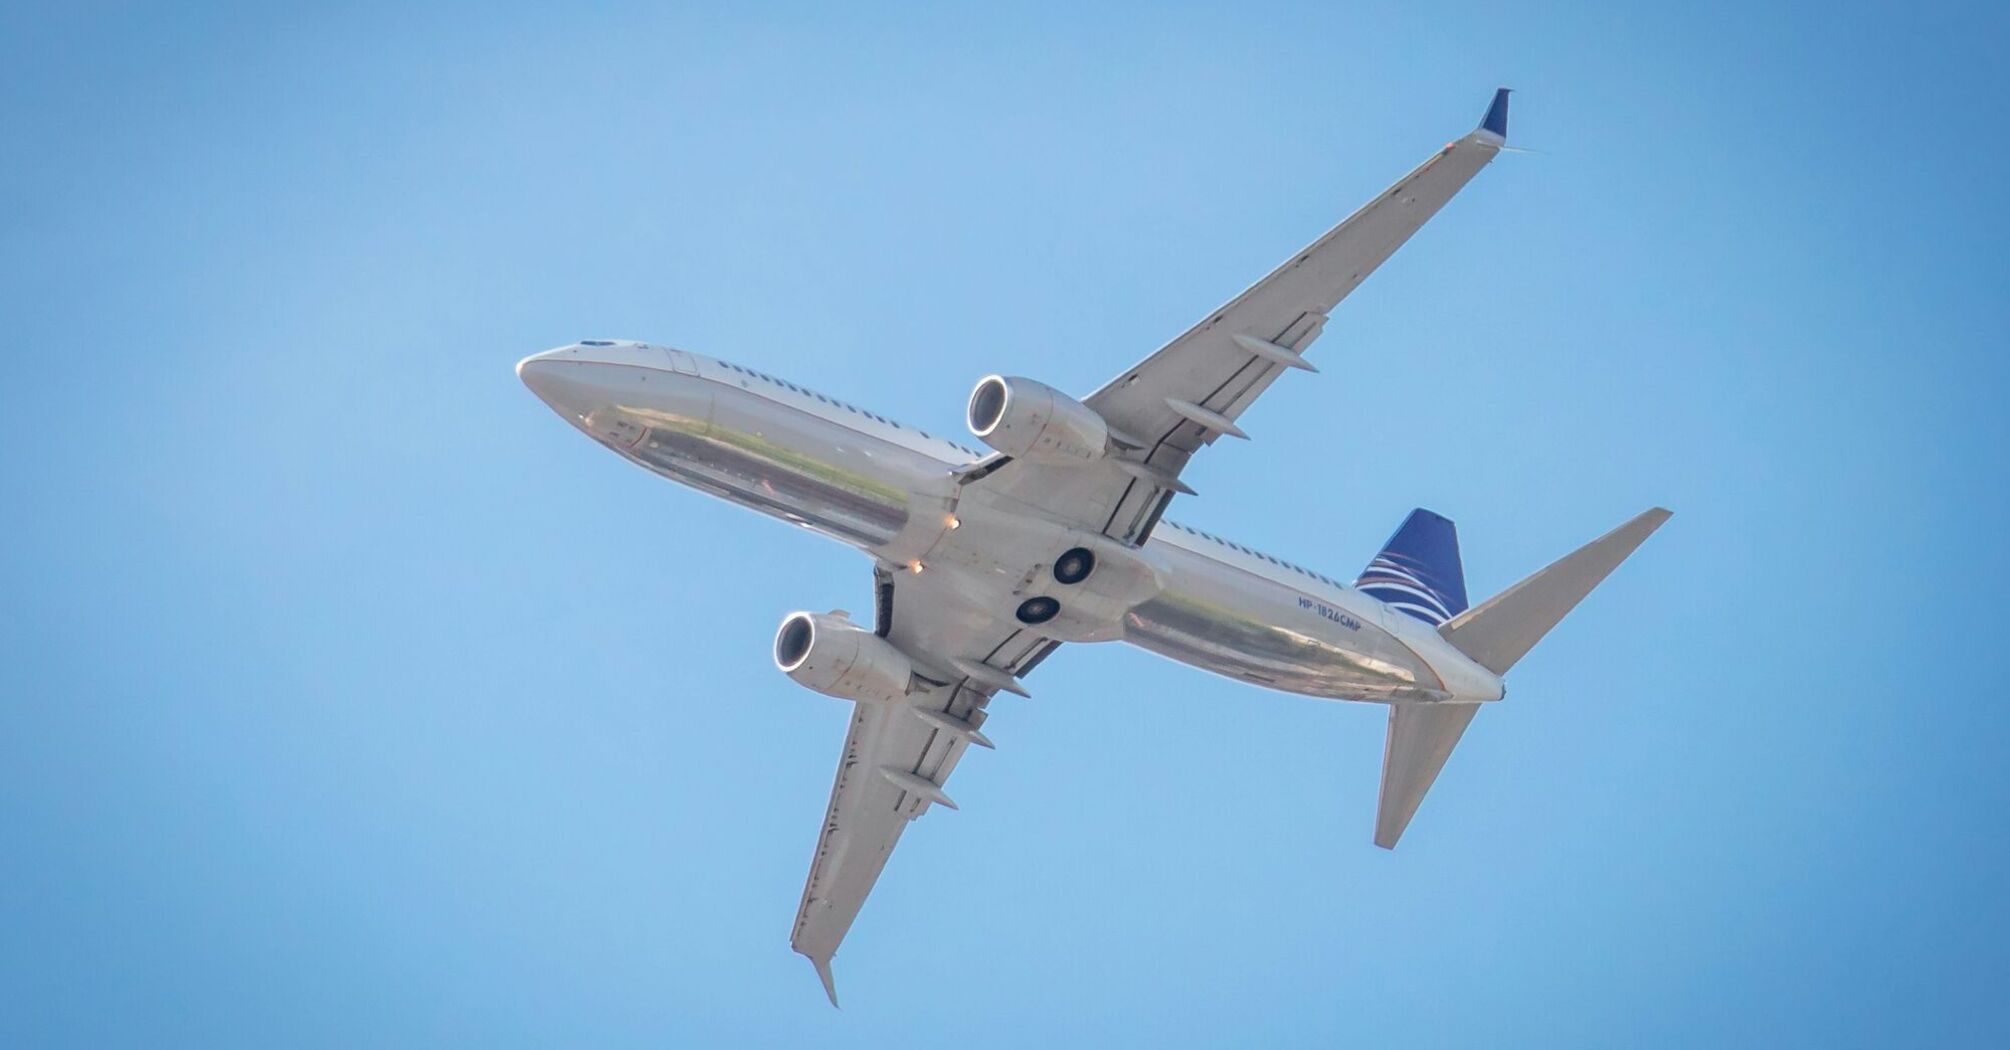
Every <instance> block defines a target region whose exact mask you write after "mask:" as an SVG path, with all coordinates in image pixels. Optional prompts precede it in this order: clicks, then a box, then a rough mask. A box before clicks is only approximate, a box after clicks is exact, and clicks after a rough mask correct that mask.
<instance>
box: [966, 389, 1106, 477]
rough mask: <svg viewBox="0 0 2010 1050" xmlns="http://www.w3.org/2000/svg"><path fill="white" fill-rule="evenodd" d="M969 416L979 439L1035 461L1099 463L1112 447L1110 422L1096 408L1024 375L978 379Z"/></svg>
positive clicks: (999, 448) (1016, 455)
mask: <svg viewBox="0 0 2010 1050" xmlns="http://www.w3.org/2000/svg"><path fill="white" fill-rule="evenodd" d="M965 415H966V417H967V419H968V422H969V424H970V432H971V433H972V434H975V435H977V439H978V440H980V441H982V442H984V443H985V444H987V445H990V446H991V447H992V448H995V449H997V450H998V451H1000V452H1003V453H1005V454H1006V455H1008V456H1014V457H1017V458H1019V459H1024V460H1027V461H1029V462H1033V463H1053V464H1059V465H1064V466H1065V465H1071V464H1077V463H1094V462H1095V461H1096V460H1099V459H1101V458H1103V455H1104V454H1105V453H1107V452H1108V451H1109V449H1110V427H1109V424H1108V423H1105V422H1103V417H1101V416H1099V415H1097V414H1096V413H1095V410H1094V409H1091V408H1090V407H1089V406H1087V405H1085V404H1083V403H1081V402H1080V401H1077V400H1075V399H1074V398H1072V397H1069V396H1068V395H1066V394H1063V393H1061V392H1060V391H1059V390H1056V389H1054V388H1053V387H1050V386H1048V385H1047V384H1045V383H1036V382H1034V381H1033V380H1031V379H1023V378H1021V377H1019V376H985V377H984V378H983V379H981V380H979V381H978V383H977V389H975V390H972V391H971V392H970V407H969V408H968V409H967V410H966V412H965Z"/></svg>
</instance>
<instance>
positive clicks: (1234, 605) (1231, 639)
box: [1124, 544, 1436, 701]
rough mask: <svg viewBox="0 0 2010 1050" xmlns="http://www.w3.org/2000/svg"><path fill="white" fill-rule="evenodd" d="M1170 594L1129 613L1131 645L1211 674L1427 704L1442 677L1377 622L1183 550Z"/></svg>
mask: <svg viewBox="0 0 2010 1050" xmlns="http://www.w3.org/2000/svg"><path fill="white" fill-rule="evenodd" d="M1153 546H1154V547H1158V548H1163V549H1165V550H1166V551H1167V552H1168V554H1169V555H1170V557H1168V558H1167V559H1166V560H1167V562H1168V563H1169V564H1170V566H1171V570H1172V571H1171V573H1170V575H1169V578H1168V580H1167V585H1166V588H1165V589H1164V590H1163V591H1162V592H1160V593H1159V594H1158V595H1157V596H1155V597H1153V598H1152V599H1150V600H1149V601H1146V602H1144V603H1142V604H1140V605H1138V606H1136V607H1134V608H1132V609H1131V610H1130V612H1129V613H1128V614H1127V615H1126V616H1125V620H1124V640H1125V641H1127V642H1130V643H1131V644H1133V645H1136V646H1138V647H1139V648H1142V649H1147V650H1150V651H1151V652H1155V653H1157V654H1159V655H1161V656H1164V657H1167V658H1169V659H1173V660H1177V661H1179V662H1180V663H1183V664H1187V665H1189V666H1192V667H1198V668H1200V669H1202V670H1205V671H1213V672H1214V673H1216V674H1220V675H1226V676H1228V677H1230V678H1236V679H1240V680H1242V681H1246V682H1254V683H1256V684H1258V685H1262V686H1267V687H1269V688H1272V689H1279V690H1283V691H1284V692H1289V693H1297V694H1300V695H1303V696H1313V697H1321V698H1325V699H1335V700H1378V701H1391V700H1401V699H1422V698H1426V697H1427V696H1428V694H1430V693H1432V692H1433V691H1434V689H1433V687H1434V686H1435V685H1436V679H1435V677H1434V676H1433V675H1432V674H1431V673H1430V671H1428V670H1427V669H1426V668H1425V667H1424V665H1423V663H1422V661H1421V660H1420V659H1419V657H1418V656H1417V655H1416V654H1415V653H1414V652H1412V651H1411V650H1410V649H1409V648H1408V647H1407V646H1405V645H1403V644H1402V643H1401V642H1400V641H1398V640H1397V639H1396V638H1394V637H1393V636H1391V635H1390V634H1389V633H1388V632H1386V631H1384V630H1382V629H1381V627H1380V626H1379V625H1378V624H1377V622H1375V620H1374V618H1373V617H1369V616H1355V615H1350V614H1348V613H1347V612H1345V611H1343V610H1340V609H1336V608H1334V607H1333V606H1332V605H1330V604H1328V603H1327V602H1325V601H1321V600H1320V599H1319V596H1317V595H1314V594H1311V593H1309V592H1302V591H1300V590H1298V589H1296V588H1292V587H1287V586H1285V585H1283V584H1280V583H1278V582H1276V581H1274V580H1270V579H1266V578H1264V577H1261V576H1257V575H1255V574H1252V573H1249V572H1245V571H1243V570H1241V569H1238V568H1236V567H1234V566H1232V565H1227V564H1224V563H1222V562H1218V561H1214V560H1212V559H1209V558H1206V557H1203V556H1200V555H1197V554H1195V553H1193V552H1190V551H1186V550H1183V549H1181V548H1178V547H1170V546H1168V545H1163V544H1154V545H1153Z"/></svg>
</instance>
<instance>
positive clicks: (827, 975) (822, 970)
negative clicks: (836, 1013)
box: [809, 955, 844, 1010]
mask: <svg viewBox="0 0 2010 1050" xmlns="http://www.w3.org/2000/svg"><path fill="white" fill-rule="evenodd" d="M809 959H810V965H811V966H814V967H816V968H817V979H819V980H821V981H823V982H824V994H825V995H828V996H830V997H831V1005H832V1006H836V1007H837V1008H838V1009H840V1010H842V1009H844V1007H842V1006H838V986H837V981H836V979H834V978H832V977H831V961H830V960H829V959H819V958H817V957H816V956H814V955H812V956H810V957H809Z"/></svg>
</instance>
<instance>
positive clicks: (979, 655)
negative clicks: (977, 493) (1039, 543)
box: [789, 569, 1060, 1006]
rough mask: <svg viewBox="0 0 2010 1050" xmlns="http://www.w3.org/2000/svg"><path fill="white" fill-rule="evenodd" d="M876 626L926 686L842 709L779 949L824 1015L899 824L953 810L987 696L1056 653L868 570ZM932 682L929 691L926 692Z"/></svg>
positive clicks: (945, 597) (939, 590) (928, 581)
mask: <svg viewBox="0 0 2010 1050" xmlns="http://www.w3.org/2000/svg"><path fill="white" fill-rule="evenodd" d="M875 577H876V580H875V582H876V583H877V584H878V588H877V590H878V594H879V609H878V619H879V623H878V625H877V628H878V630H879V633H880V634H882V635H884V636H885V637H886V639H887V640H888V641H890V642H892V643H893V644H894V645H896V646H898V647H899V648H900V649H901V650H902V651H903V652H906V653H909V654H911V655H913V656H915V657H916V658H917V660H918V661H919V660H925V661H927V662H928V663H930V664H939V665H941V668H940V669H939V671H922V672H921V673H922V674H925V675H927V676H928V677H929V678H930V679H931V681H930V683H927V684H926V686H925V688H923V689H921V690H918V691H916V692H914V693H911V694H909V695H908V697H907V702H906V703H904V704H875V703H862V704H854V705H853V708H854V710H853V712H852V719H851V729H850V731H849V732H848V733H847V734H846V735H845V741H844V752H843V754H842V755H841V756H840V757H839V759H838V768H837V780H836V783H834V784H832V785H831V798H830V806H829V808H828V809H827V810H826V812H825V814H824V822H823V827H822V828H821V829H820V830H819V832H818V834H817V849H816V856H815V857H814V859H813V860H812V861H811V863H810V874H809V880H808V882H807V883H806V884H805V885H804V887H803V899H802V904H801V906H800V907H799V908H798V909H797V911H796V923H795V930H794V932H793V933H792V934H791V935H790V938H789V943H790V946H791V947H793V948H794V949H795V950H796V951H798V952H800V953H802V954H803V955H805V956H808V957H809V960H810V962H811V964H813V965H814V966H815V967H816V969H817V976H818V977H820V978H822V980H823V983H824V992H825V994H827V995H829V996H830V1000H831V1005H833V1006H835V1005H837V988H836V985H835V983H834V982H833V979H832V977H831V956H832V955H834V954H836V952H837V949H838V945H839V943H840V942H842V941H843V940H844V935H845V932H846V931H847V930H849V929H851V924H852V920H853V919H855V918H857V917H858V911H859V908H860V907H861V906H863V905H864V904H865V898H866V895H867V894H869V893H871V892H872V887H873V883H875V882H876V881H878V879H879V873H880V871H881V869H883V868H884V867H885V866H886V859H887V857H888V856H889V855H891V854H892V853H893V847H894V844H895V843H897V842H899V841H900V835H901V832H903V831H905V830H906V829H907V825H908V822H909V821H912V820H913V819H915V818H916V817H919V816H920V815H921V814H922V813H923V812H925V811H926V810H927V809H928V807H929V806H930V805H944V806H948V807H949V808H951V809H955V808H956V804H955V803H954V802H952V801H950V799H949V796H948V795H947V794H945V793H943V790H942V785H943V784H944V783H946V782H947V781H948V779H949V773H950V771H951V770H952V769H954V768H956V763H957V761H958V760H959V759H961V758H962V757H963V753H964V752H965V751H967V750H968V749H969V748H970V747H971V746H972V745H976V746H980V747H990V746H991V742H990V741H989V740H988V739H986V738H985V737H984V734H983V733H982V732H981V731H980V727H981V726H982V725H983V724H984V720H985V717H986V715H985V711H984V708H985V705H987V704H988V703H990V701H991V697H992V695H993V694H994V693H996V692H997V691H999V689H1001V688H1004V689H1014V690H1016V689H1017V688H1018V686H1017V683H1016V681H1015V679H1016V678H1017V676H1019V675H1023V674H1025V673H1026V672H1028V671H1030V670H1032V669H1033V667H1034V665H1036V664H1038V663H1039V662H1040V661H1041V660H1042V659H1045V658H1046V655H1047V654H1048V653H1049V652H1052V651H1053V650H1054V649H1055V648H1057V647H1058V646H1059V645H1060V643H1058V642H1055V641H1051V640H1049V639H1046V638H1042V637H1040V636H1039V635H1037V634H1034V633H1033V632H1032V631H1031V630H1029V629H1027V628H1025V627H1022V626H1020V625H1019V624H1017V623H1012V622H1010V621H1007V620H1003V619H1001V618H999V617H997V616H994V615H992V614H990V613H988V612H986V611H984V610H982V609H979V608H976V607H975V606H973V605H972V604H971V603H969V602H968V601H967V600H965V599H963V598H960V597H959V596H958V595H957V593H956V592H955V590H954V589H953V588H952V587H951V586H949V585H948V584H947V582H946V581H945V580H944V579H943V577H942V575H941V574H923V575H918V576H917V575H908V574H904V573H903V574H900V576H899V578H898V580H897V581H896V579H895V577H894V574H892V573H889V572H887V571H885V570H884V569H880V570H876V571H875ZM938 681H939V682H940V684H934V683H935V682H938Z"/></svg>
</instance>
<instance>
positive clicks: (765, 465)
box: [625, 384, 941, 547]
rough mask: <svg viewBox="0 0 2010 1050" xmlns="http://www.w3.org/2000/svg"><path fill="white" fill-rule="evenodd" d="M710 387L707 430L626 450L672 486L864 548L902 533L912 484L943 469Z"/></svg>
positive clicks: (651, 438) (656, 434) (654, 436)
mask: <svg viewBox="0 0 2010 1050" xmlns="http://www.w3.org/2000/svg"><path fill="white" fill-rule="evenodd" d="M714 385H715V386H716V388H717V390H718V393H717V394H716V395H715V398H714V400H713V409H712V416H711V420H710V421H709V424H708V425H706V426H704V427H702V428H680V427H651V428H649V430H648V433H647V434H646V435H644V436H643V438H642V440H640V441H638V442H636V444H635V445H633V446H632V447H630V448H628V449H626V450H625V454H627V455H629V456H630V457H632V458H634V459H635V460H636V461H638V462H640V463H641V464H642V465H644V466H646V467H648V468H650V469H651V470H654V471H656V472H657V473H659V474H663V475H664V476H666V477H669V478H671V479H672V480H675V481H678V482H681V483H683V484H686V485H690V486H692V487H693V488H697V489H700V490H701V491H704V492H707V493H709V494H711V495H714V496H719V497H721V498H723V499H727V500H730V501H732V502H734V503H738V504H740V505H742V506H745V507H749V508H752V509H754V510H758V511H761V512H762V513H765V514H769V515H772V516H774V517H778V518H782V519H783V520H786V521H790V522H793V523H795V524H797V525H802V526H804V527H807V528H810V529H813V530H815V531H817V532H821V533H824V534H825V535H828V536H830V537H832V538H834V539H837V540H840V541H842V542H845V543H849V544H852V545H853V546H858V547H876V546H880V545H882V544H885V543H887V542H888V541H890V540H891V539H893V537H895V536H896V535H898V534H899V533H900V531H901V529H902V528H903V527H904V526H905V525H906V524H907V521H908V507H909V491H910V487H911V486H912V484H913V480H914V479H915V478H919V477H921V476H924V475H925V474H926V473H928V472H940V469H941V468H940V466H939V465H938V464H936V463H934V461H932V460H926V458H925V457H921V456H919V455H917V454H915V453H912V452H909V451H908V450H906V449H901V448H899V447H897V446H892V445H888V444H886V443H884V442H879V441H876V440H874V439H872V438H871V437H870V436H868V435H864V434H861V433H860V432H858V431H856V430H852V429H851V428H849V427H845V426H843V425H841V424H839V423H835V422H833V421H831V420H829V419H825V418H823V417H821V416H816V415H812V414H810V413H807V412H800V411H797V410H795V409H793V408H790V407H788V406H786V405H781V404H777V403H776V402H773V401H769V400H767V399H765V398H762V397H759V396H758V395H755V394H752V393H749V392H746V391H741V390H737V389H734V388H732V387H729V386H726V385H724V384H714ZM908 460H915V461H916V462H913V463H910V462H907V461H908Z"/></svg>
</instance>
